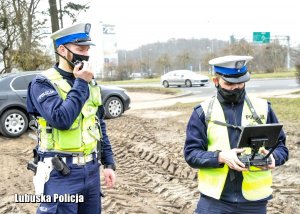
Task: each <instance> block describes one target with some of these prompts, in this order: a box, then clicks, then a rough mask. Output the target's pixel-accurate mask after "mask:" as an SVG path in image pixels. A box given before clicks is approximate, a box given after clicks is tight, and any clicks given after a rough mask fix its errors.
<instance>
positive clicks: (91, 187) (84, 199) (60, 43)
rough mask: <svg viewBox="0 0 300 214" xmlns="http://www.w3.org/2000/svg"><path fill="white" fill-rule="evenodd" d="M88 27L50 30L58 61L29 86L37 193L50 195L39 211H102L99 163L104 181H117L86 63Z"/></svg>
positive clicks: (109, 183)
mask: <svg viewBox="0 0 300 214" xmlns="http://www.w3.org/2000/svg"><path fill="white" fill-rule="evenodd" d="M90 28H91V25H90V24H89V23H79V24H75V25H72V26H70V27H67V28H64V29H61V30H59V31H57V32H54V33H53V34H52V35H51V38H52V39H53V40H54V42H55V45H56V50H57V51H56V53H57V54H58V55H59V62H58V63H57V64H55V66H54V67H53V68H51V69H49V70H47V71H44V72H42V73H41V75H38V76H37V77H36V78H35V79H34V80H33V81H32V82H31V84H30V85H29V88H28V96H27V110H28V112H29V113H30V114H32V115H33V116H34V117H35V118H36V123H37V127H38V139H39V142H38V146H37V151H38V156H37V157H38V158H37V159H38V160H39V162H38V167H37V171H36V175H35V176H34V179H33V180H34V185H35V191H36V194H44V195H45V196H49V197H51V200H50V201H49V200H47V201H42V203H41V204H40V206H39V208H38V209H37V213H74V214H75V213H82V214H83V213H84V214H86V213H91V214H95V213H100V212H101V197H100V193H101V192H100V172H99V166H100V164H99V163H102V164H103V165H104V170H103V172H104V177H105V184H106V185H107V186H108V187H113V186H114V183H115V173H114V170H115V161H114V158H113V152H112V149H111V145H110V142H109V139H108V136H107V134H106V126H105V123H104V120H103V118H104V108H103V105H102V103H101V94H100V88H99V87H98V86H97V85H95V84H94V83H93V84H92V82H93V81H92V80H93V75H94V73H93V71H92V66H91V64H90V63H89V62H88V60H89V49H90V46H91V45H94V44H93V43H92V42H91V38H90V34H89V33H90ZM44 202H47V203H44Z"/></svg>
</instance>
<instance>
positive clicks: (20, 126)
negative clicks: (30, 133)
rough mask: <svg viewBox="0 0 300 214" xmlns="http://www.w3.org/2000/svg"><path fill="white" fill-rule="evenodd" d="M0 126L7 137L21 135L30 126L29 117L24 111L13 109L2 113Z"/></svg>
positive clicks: (0, 129)
mask: <svg viewBox="0 0 300 214" xmlns="http://www.w3.org/2000/svg"><path fill="white" fill-rule="evenodd" d="M0 127H1V128H0V131H1V134H2V135H4V136H6V137H19V136H20V135H22V134H23V133H24V132H25V131H26V130H27V128H28V118H27V116H26V115H25V114H24V112H22V111H20V110H17V109H11V110H8V111H6V112H4V113H3V114H2V117H1V118H0Z"/></svg>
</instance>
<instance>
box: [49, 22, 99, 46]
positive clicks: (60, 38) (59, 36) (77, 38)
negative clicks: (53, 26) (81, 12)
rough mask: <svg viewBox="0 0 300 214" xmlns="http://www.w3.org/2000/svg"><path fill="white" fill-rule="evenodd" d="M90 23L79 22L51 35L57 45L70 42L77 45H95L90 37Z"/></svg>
mask: <svg viewBox="0 0 300 214" xmlns="http://www.w3.org/2000/svg"><path fill="white" fill-rule="evenodd" d="M90 30H91V24H90V23H78V24H75V25H72V26H70V27H66V28H62V29H60V30H58V31H56V32H54V33H53V34H52V35H51V38H52V39H53V40H54V42H55V45H56V47H58V46H60V45H64V44H68V43H72V44H75V45H95V44H93V43H92V42H91V38H90Z"/></svg>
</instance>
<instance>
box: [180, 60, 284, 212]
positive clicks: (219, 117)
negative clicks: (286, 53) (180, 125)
mask: <svg viewBox="0 0 300 214" xmlns="http://www.w3.org/2000/svg"><path fill="white" fill-rule="evenodd" d="M251 59H252V57H251V56H224V57H219V58H215V59H212V60H210V61H209V64H210V65H213V66H214V71H215V76H214V77H213V83H214V84H215V87H216V88H217V94H216V96H213V97H212V98H209V99H208V100H206V101H204V102H202V103H201V104H200V105H198V106H196V107H195V108H194V111H193V113H192V115H191V117H190V120H189V122H188V126H187V133H186V141H185V146H184V157H185V160H186V162H187V163H188V164H189V165H190V166H191V167H193V168H195V169H198V188H199V191H200V193H201V197H200V199H199V201H198V204H197V207H196V210H195V213H203V214H207V213H214V214H218V213H235V214H237V213H243V214H248V213H249V214H250V213H252V214H263V213H266V206H267V202H268V200H269V199H271V197H272V196H271V193H272V189H271V185H272V175H271V172H270V170H260V171H259V172H251V171H249V170H248V168H246V166H245V165H244V164H243V163H242V162H241V161H240V160H239V159H238V156H237V155H238V154H240V153H242V152H244V149H240V148H237V142H238V138H239V136H240V133H241V131H240V130H239V129H238V128H237V127H238V126H241V125H242V126H245V125H255V124H258V123H261V124H263V123H267V124H268V123H278V120H277V118H276V115H275V113H274V112H273V110H272V108H271V104H270V103H269V102H267V101H266V100H264V99H259V98H255V97H250V96H248V95H247V93H246V91H245V82H247V81H248V80H249V79H250V75H249V73H248V71H247V67H246V64H247V62H248V61H250V60H251ZM255 115H257V117H256V116H255ZM216 121H218V122H216ZM285 141H286V137H285V134H284V132H283V131H281V133H280V135H279V138H278V142H279V145H278V147H277V148H276V149H275V150H274V152H273V153H272V155H271V156H270V157H271V160H272V163H271V165H269V166H268V168H269V169H273V168H275V166H279V165H282V164H284V163H285V162H286V161H287V160H288V149H287V147H286V146H285ZM261 152H262V153H263V154H267V153H268V150H267V149H265V148H264V149H262V150H261Z"/></svg>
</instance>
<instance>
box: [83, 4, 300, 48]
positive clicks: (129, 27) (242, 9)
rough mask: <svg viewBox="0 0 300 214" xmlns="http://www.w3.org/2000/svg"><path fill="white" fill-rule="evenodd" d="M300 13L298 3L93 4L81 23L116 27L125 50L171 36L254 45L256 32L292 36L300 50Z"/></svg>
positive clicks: (292, 42)
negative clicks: (230, 37) (100, 22)
mask: <svg viewBox="0 0 300 214" xmlns="http://www.w3.org/2000/svg"><path fill="white" fill-rule="evenodd" d="M299 10H300V1H296V0H293V1H292V0H273V1H271V0H269V1H268V0H247V1H246V0H244V1H243V0H106V1H103V0H91V8H90V10H89V11H88V12H87V13H86V14H82V15H81V16H80V17H81V19H80V21H81V20H82V21H83V20H84V21H90V22H92V23H93V25H94V26H95V23H97V22H99V21H102V22H104V23H105V24H114V25H116V32H117V43H118V48H119V49H135V48H138V47H139V46H141V45H143V44H148V43H153V42H157V41H162V42H164V41H167V40H168V39H170V38H186V39H189V38H197V39H200V38H210V39H213V38H216V39H222V40H229V36H230V35H234V36H235V37H236V38H238V39H240V38H246V39H247V40H249V41H252V34H253V32H270V33H271V38H274V36H287V35H289V36H290V38H291V40H290V43H291V45H292V46H296V45H298V44H299V43H300V27H299V25H300V18H299ZM92 27H93V26H92Z"/></svg>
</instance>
